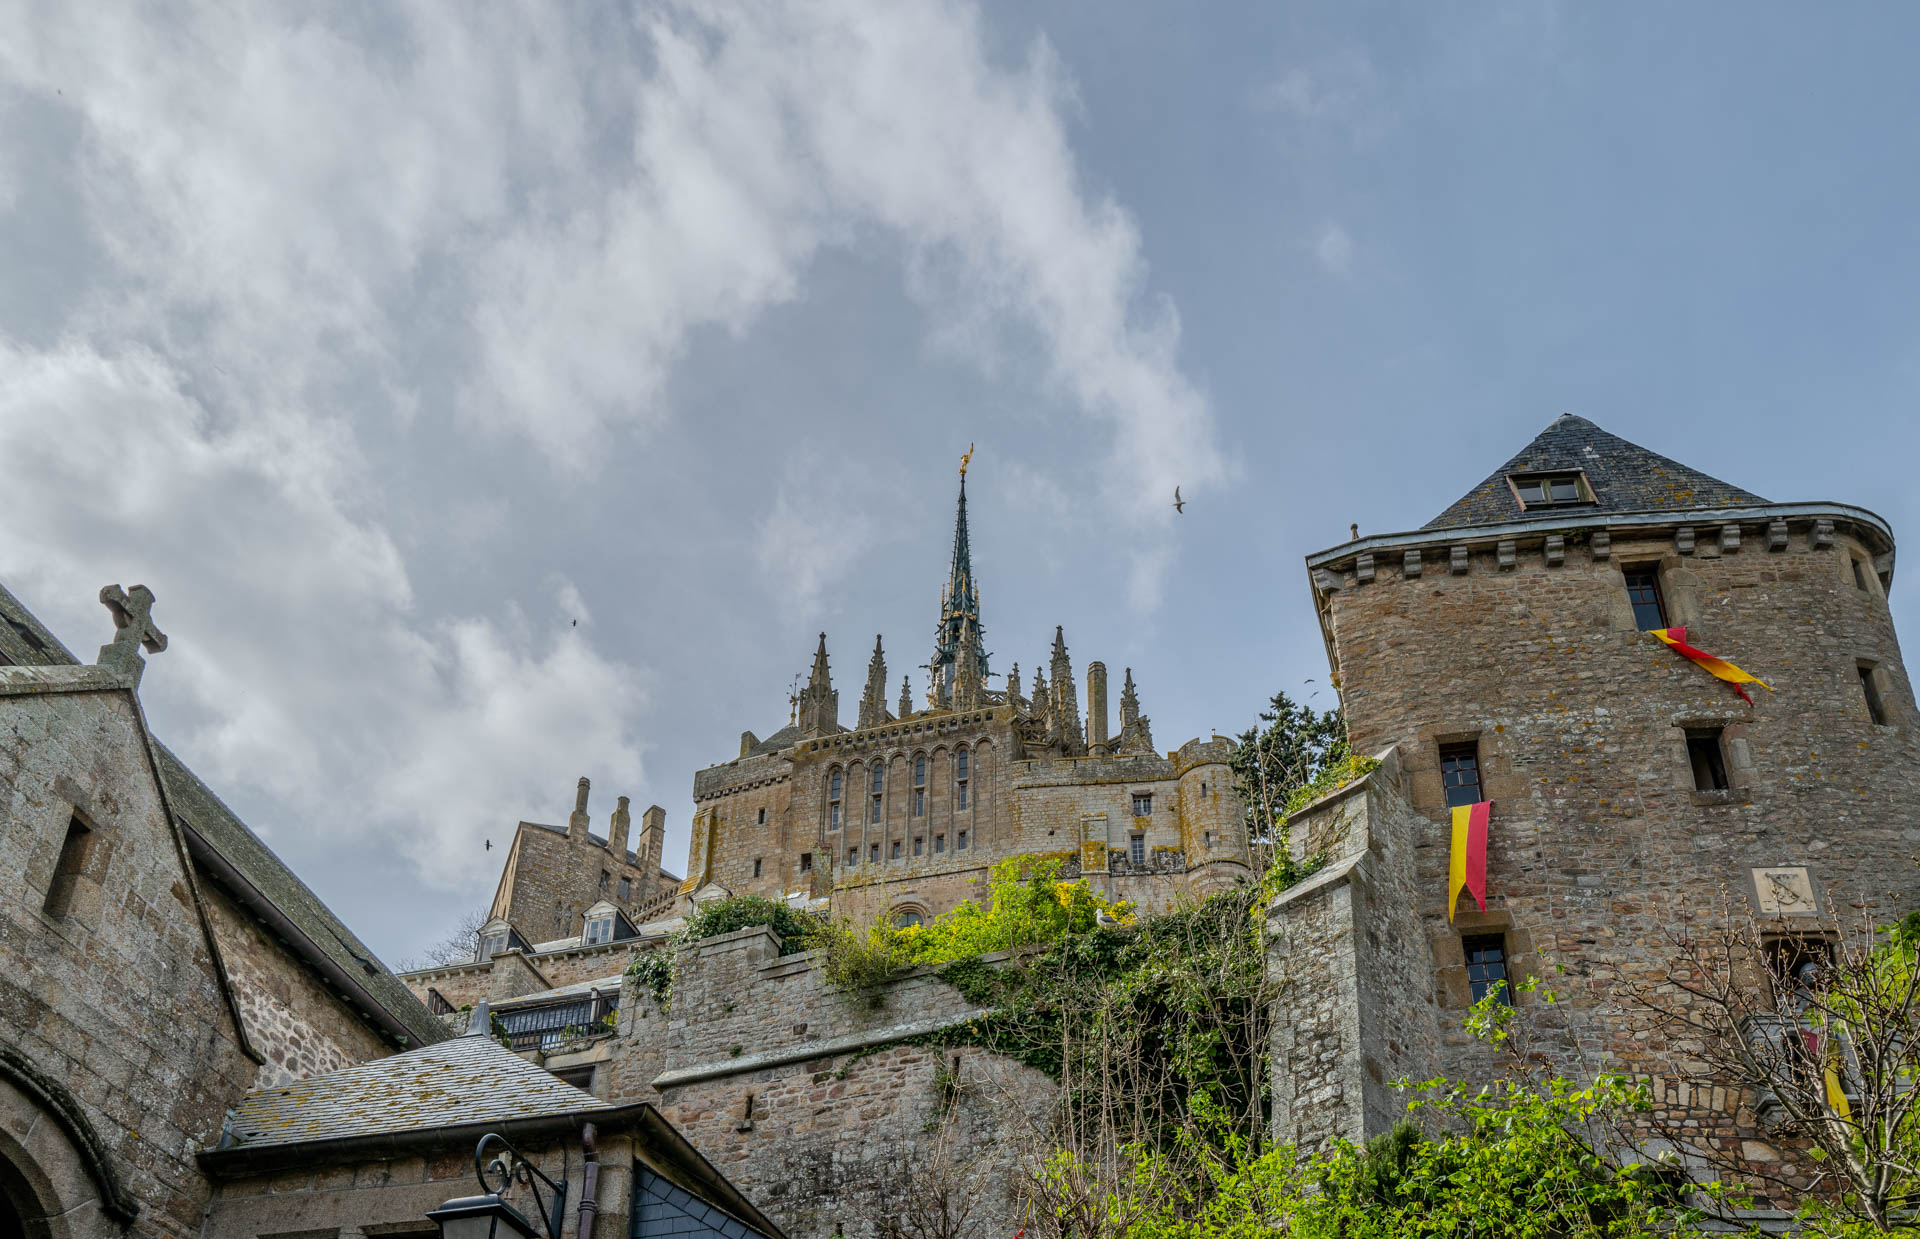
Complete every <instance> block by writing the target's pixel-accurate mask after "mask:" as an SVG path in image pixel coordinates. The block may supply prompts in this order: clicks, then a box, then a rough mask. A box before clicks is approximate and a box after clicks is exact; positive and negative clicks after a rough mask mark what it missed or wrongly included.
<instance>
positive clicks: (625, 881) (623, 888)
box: [620, 878, 633, 902]
mask: <svg viewBox="0 0 1920 1239" xmlns="http://www.w3.org/2000/svg"><path fill="white" fill-rule="evenodd" d="M632 898H633V879H632V878H621V879H620V899H621V901H622V902H625V901H626V900H629V899H632Z"/></svg>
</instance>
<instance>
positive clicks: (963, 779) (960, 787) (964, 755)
mask: <svg viewBox="0 0 1920 1239" xmlns="http://www.w3.org/2000/svg"><path fill="white" fill-rule="evenodd" d="M972 759H973V754H971V753H969V752H967V750H965V749H961V750H960V751H958V752H957V753H955V754H954V755H953V807H954V808H956V809H964V808H966V807H967V777H968V776H969V775H970V774H972V773H973V760H972Z"/></svg>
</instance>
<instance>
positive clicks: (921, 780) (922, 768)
mask: <svg viewBox="0 0 1920 1239" xmlns="http://www.w3.org/2000/svg"><path fill="white" fill-rule="evenodd" d="M926 815H927V755H926V754H925V753H921V754H919V755H918V756H916V757H915V758H914V759H913V816H915V817H925V816H926Z"/></svg>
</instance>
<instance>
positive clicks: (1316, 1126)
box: [1267, 751, 1439, 1148]
mask: <svg viewBox="0 0 1920 1239" xmlns="http://www.w3.org/2000/svg"><path fill="white" fill-rule="evenodd" d="M1418 826H1419V821H1418V818H1417V816H1416V815H1415V814H1414V812H1413V809H1412V806H1411V805H1409V804H1408V803H1407V800H1406V797H1405V794H1404V773H1403V771H1402V769H1401V767H1400V763H1399V761H1398V759H1397V757H1396V755H1395V754H1394V753H1392V752H1391V751H1389V752H1387V753H1385V754H1383V755H1382V761H1381V765H1380V767H1379V768H1378V769H1377V770H1375V771H1374V772H1373V773H1372V774H1370V775H1367V776H1365V777H1363V778H1361V779H1359V780H1357V781H1355V782H1354V783H1351V784H1349V785H1348V786H1347V787H1345V788H1342V789H1340V790H1338V791H1336V792H1333V793H1330V794H1328V795H1326V796H1323V797H1321V798H1320V799H1319V800H1318V801H1316V802H1314V803H1313V804H1310V805H1308V806H1307V807H1305V808H1303V809H1301V810H1300V811H1299V812H1298V813H1296V814H1294V816H1293V817H1292V818H1291V819H1289V822H1288V827H1289V831H1290V835H1291V842H1292V846H1293V850H1294V855H1295V858H1296V859H1300V860H1304V859H1306V858H1307V857H1309V856H1323V857H1325V858H1326V861H1325V867H1324V868H1322V869H1321V870H1320V871H1319V872H1318V873H1316V874H1314V875H1313V876H1312V877H1310V878H1308V879H1307V880H1306V881H1304V882H1302V883H1300V884H1298V885H1296V886H1293V887H1290V888H1288V889H1287V890H1285V891H1282V892H1281V893H1280V894H1279V895H1278V896H1277V897H1276V898H1275V899H1274V901H1273V903H1272V905H1271V906H1270V907H1269V908H1268V910H1267V935H1268V937H1267V969H1268V978H1269V980H1270V981H1271V982H1272V984H1273V986H1274V990H1275V998H1274V1004H1273V1008H1272V1030H1273V1031H1272V1054H1271V1063H1270V1065H1271V1071H1272V1073H1273V1080H1272V1083H1273V1120H1272V1121H1273V1135H1274V1138H1275V1139H1276V1140H1282V1141H1293V1142H1295V1143H1297V1144H1299V1145H1300V1146H1301V1147H1302V1148H1315V1147H1318V1146H1321V1145H1323V1144H1325V1143H1327V1142H1328V1141H1330V1140H1332V1139H1335V1138H1344V1139H1348V1140H1353V1141H1360V1140H1364V1139H1366V1138H1367V1137H1369V1136H1372V1135H1375V1134H1378V1133H1380V1132H1382V1131H1385V1130H1387V1129H1388V1128H1390V1127H1391V1126H1392V1125H1393V1124H1394V1122H1395V1121H1396V1120H1398V1119H1399V1118H1401V1117H1403V1116H1404V1115H1405V1114H1406V1101H1407V1098H1406V1097H1405V1095H1404V1094H1402V1093H1401V1092H1400V1090H1398V1089H1396V1088H1394V1087H1393V1085H1394V1082H1395V1081H1398V1080H1403V1079H1413V1080H1421V1079H1427V1078H1430V1077H1431V1076H1433V1075H1434V1074H1435V1072H1436V1070H1437V1066H1438V1061H1439V1038H1438V1035H1437V1023H1436V1016H1437V1014H1438V1013H1437V1011H1436V1009H1435V1004H1434V1001H1433V990H1432V985H1431V981H1430V971H1429V969H1428V967H1427V965H1426V962H1425V960H1424V959H1423V958H1422V954H1423V953H1422V952H1421V951H1420V950H1419V946H1420V944H1421V943H1422V942H1423V941H1424V935H1423V933H1422V927H1421V924H1420V919H1419V913H1418V909H1419V907H1420V902H1421V900H1420V893H1419V891H1418V889H1417V886H1416V883H1417V880H1418V872H1419V865H1418V863H1417V858H1416V847H1417V844H1416V839H1417V838H1418V837H1419V836H1418Z"/></svg>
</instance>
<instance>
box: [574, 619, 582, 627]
mask: <svg viewBox="0 0 1920 1239" xmlns="http://www.w3.org/2000/svg"><path fill="white" fill-rule="evenodd" d="M573 626H574V627H575V628H578V627H580V621H579V620H575V621H573Z"/></svg>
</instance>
